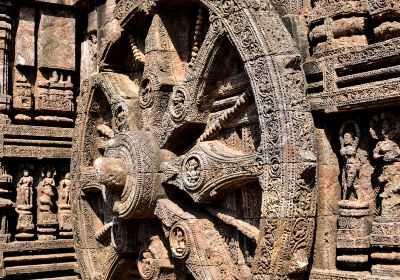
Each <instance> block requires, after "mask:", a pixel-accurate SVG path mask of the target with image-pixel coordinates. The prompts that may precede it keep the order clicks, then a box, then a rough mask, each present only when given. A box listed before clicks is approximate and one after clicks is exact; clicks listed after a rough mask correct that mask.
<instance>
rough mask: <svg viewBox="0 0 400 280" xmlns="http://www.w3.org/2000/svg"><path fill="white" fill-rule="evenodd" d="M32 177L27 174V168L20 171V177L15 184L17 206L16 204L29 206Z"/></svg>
mask: <svg viewBox="0 0 400 280" xmlns="http://www.w3.org/2000/svg"><path fill="white" fill-rule="evenodd" d="M32 185H33V178H32V176H29V171H28V169H24V170H23V171H22V177H21V179H20V180H19V182H18V184H17V208H18V206H22V205H26V206H29V205H31V203H32Z"/></svg>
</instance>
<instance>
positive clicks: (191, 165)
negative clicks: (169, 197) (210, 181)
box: [185, 158, 200, 184]
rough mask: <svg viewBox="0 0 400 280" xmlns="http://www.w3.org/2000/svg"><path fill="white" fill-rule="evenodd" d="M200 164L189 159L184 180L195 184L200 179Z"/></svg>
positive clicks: (195, 160) (193, 159)
mask: <svg viewBox="0 0 400 280" xmlns="http://www.w3.org/2000/svg"><path fill="white" fill-rule="evenodd" d="M199 167H200V164H199V162H198V160H197V159H195V158H191V159H189V160H188V161H187V162H186V164H185V168H186V178H187V181H188V182H189V183H190V184H196V183H197V181H198V180H199V178H200V170H199Z"/></svg>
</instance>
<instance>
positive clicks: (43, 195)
mask: <svg viewBox="0 0 400 280" xmlns="http://www.w3.org/2000/svg"><path fill="white" fill-rule="evenodd" d="M42 176H43V179H42V181H41V182H40V183H39V186H38V192H37V196H38V209H39V211H40V212H42V213H44V212H51V211H52V208H53V205H54V204H53V197H54V191H53V189H54V188H55V186H56V183H55V181H54V176H55V174H54V171H52V170H47V171H45V174H43V175H42Z"/></svg>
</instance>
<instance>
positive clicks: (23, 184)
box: [16, 169, 34, 240]
mask: <svg viewBox="0 0 400 280" xmlns="http://www.w3.org/2000/svg"><path fill="white" fill-rule="evenodd" d="M32 185H33V177H32V176H30V175H29V170H28V169H23V170H22V176H21V178H20V179H19V181H18V183H17V198H16V211H17V213H18V222H17V232H18V233H17V234H16V238H17V239H20V240H25V239H31V238H33V233H32V232H31V231H32V230H33V229H34V225H33V217H32V207H33V205H32V196H33V193H32Z"/></svg>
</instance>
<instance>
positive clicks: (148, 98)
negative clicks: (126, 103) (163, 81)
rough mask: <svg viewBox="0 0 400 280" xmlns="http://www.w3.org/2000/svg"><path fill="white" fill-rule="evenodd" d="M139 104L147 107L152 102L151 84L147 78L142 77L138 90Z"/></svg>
mask: <svg viewBox="0 0 400 280" xmlns="http://www.w3.org/2000/svg"><path fill="white" fill-rule="evenodd" d="M139 98H140V106H141V107H142V108H148V107H150V106H151V104H152V102H153V86H152V82H151V80H149V79H144V80H143V82H142V86H141V88H140V92H139Z"/></svg>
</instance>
